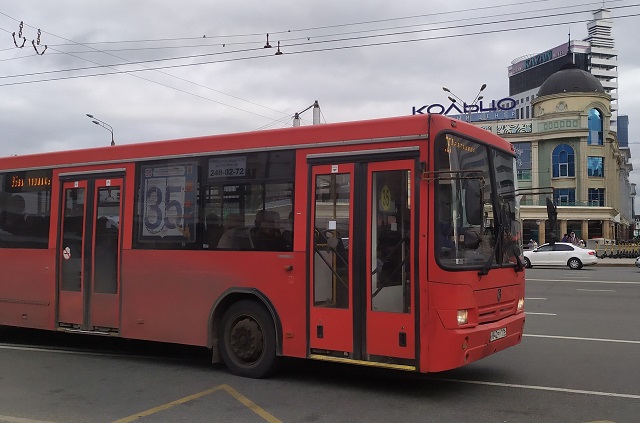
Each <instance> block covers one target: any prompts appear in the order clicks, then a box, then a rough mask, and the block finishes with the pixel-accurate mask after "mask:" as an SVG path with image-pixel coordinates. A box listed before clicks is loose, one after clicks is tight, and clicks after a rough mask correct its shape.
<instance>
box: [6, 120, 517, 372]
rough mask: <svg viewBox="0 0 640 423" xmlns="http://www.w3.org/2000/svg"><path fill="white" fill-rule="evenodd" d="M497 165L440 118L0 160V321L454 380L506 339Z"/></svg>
mask: <svg viewBox="0 0 640 423" xmlns="http://www.w3.org/2000/svg"><path fill="white" fill-rule="evenodd" d="M16 141H17V140H16ZM514 169H515V155H514V149H513V147H512V146H511V144H509V143H508V142H507V141H505V140H503V139H501V138H499V137H497V136H495V135H492V134H490V133H489V132H486V131H484V130H482V129H480V128H477V127H474V126H472V125H469V124H466V123H464V122H461V121H458V120H454V119H451V118H448V117H445V116H440V115H421V116H408V117H398V118H389V119H378V120H370V121H362V122H349V123H338V124H326V125H317V126H306V127H299V128H287V129H279V130H270V131H258V132H249V133H240V134H233V135H216V136H206V137H199V138H190V139H180V140H168V141H159V142H146V143H140V144H131V145H119V146H113V147H104V148H89V149H82V150H73V151H59V152H50V153H43V154H33V155H25V156H13V157H4V158H0V263H1V265H2V279H1V281H0V325H5V326H14V327H28V328H38V329H47V330H52V331H65V332H76V333H82V334H96V335H109V336H117V337H122V338H129V339H140V340H151V341H161V342H169V343H177V344H185V345H194V346H203V347H208V348H209V349H211V350H212V353H213V354H212V355H213V361H214V362H218V361H224V363H225V364H226V365H227V366H228V368H229V369H230V371H231V372H232V373H234V374H238V375H243V376H249V377H263V376H266V375H268V374H269V373H270V372H271V371H272V370H273V369H274V364H275V363H276V359H277V357H278V356H287V357H300V358H312V359H318V360H328V361H335V362H346V363H355V364H362V365H369V366H381V367H389V368H395V369H402V370H409V371H416V372H434V371H442V370H447V369H452V368H456V367H459V366H462V365H465V364H467V363H471V362H474V361H476V360H479V359H481V358H483V357H486V356H488V355H490V354H493V353H495V352H497V351H500V350H503V349H505V348H508V347H511V346H514V345H516V344H518V343H519V342H520V341H521V337H522V331H523V327H524V321H525V318H524V272H523V266H522V263H521V259H520V254H521V248H522V245H521V242H522V241H521V239H520V238H521V237H520V236H519V235H520V219H519V211H518V203H517V201H516V196H515V195H514V194H515V189H516V178H515V171H514Z"/></svg>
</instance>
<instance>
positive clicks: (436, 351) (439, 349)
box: [428, 313, 524, 372]
mask: <svg viewBox="0 0 640 423" xmlns="http://www.w3.org/2000/svg"><path fill="white" fill-rule="evenodd" d="M434 323H435V326H436V327H435V332H436V336H435V337H434V338H432V339H434V340H436V341H435V342H432V343H431V344H430V346H429V347H430V348H429V366H428V369H429V370H428V371H431V372H440V371H444V370H450V369H455V368H457V367H461V366H464V365H466V364H469V363H473V362H474V361H478V360H480V359H481V358H484V357H487V356H489V355H491V354H494V353H496V352H498V351H502V350H504V349H506V348H509V347H512V346H514V345H517V344H519V343H520V342H521V341H522V332H523V329H524V313H518V314H515V315H513V316H509V317H506V318H504V319H501V320H499V321H497V322H493V323H486V324H482V325H478V326H476V327H473V328H469V329H445V327H444V326H443V325H442V322H441V321H440V319H435V322H434ZM503 329H504V330H506V333H505V334H504V336H503V337H501V338H499V339H495V340H493V341H492V340H491V336H492V333H493V334H494V336H501V334H502V333H503Z"/></svg>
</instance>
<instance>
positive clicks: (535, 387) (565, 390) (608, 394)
mask: <svg viewBox="0 0 640 423" xmlns="http://www.w3.org/2000/svg"><path fill="white" fill-rule="evenodd" d="M434 379H435V378H434ZM437 380H442V381H445V382H457V383H469V384H472V385H487V386H500V387H503V388H519V389H531V390H536V391H550V392H563V393H567V394H583V395H596V396H601V397H614V398H628V399H635V400H637V399H640V395H633V394H619V393H616V392H600V391H586V390H583V389H568V388H555V387H553V386H538V385H518V384H515V383H501V382H486V381H481V380H464V379H437Z"/></svg>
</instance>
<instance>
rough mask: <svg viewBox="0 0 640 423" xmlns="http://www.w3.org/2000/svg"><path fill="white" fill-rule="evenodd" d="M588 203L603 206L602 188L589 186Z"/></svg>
mask: <svg viewBox="0 0 640 423" xmlns="http://www.w3.org/2000/svg"><path fill="white" fill-rule="evenodd" d="M589 205H590V206H595V207H604V188H589Z"/></svg>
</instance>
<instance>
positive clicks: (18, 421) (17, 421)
mask: <svg viewBox="0 0 640 423" xmlns="http://www.w3.org/2000/svg"><path fill="white" fill-rule="evenodd" d="M0 423H53V422H49V421H45V420H33V419H25V418H22V417H12V416H0Z"/></svg>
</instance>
